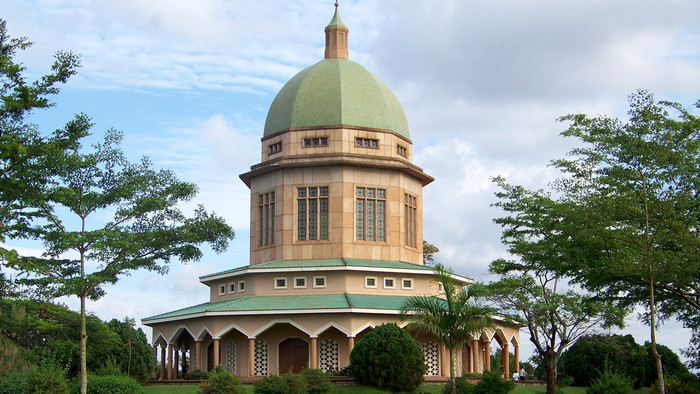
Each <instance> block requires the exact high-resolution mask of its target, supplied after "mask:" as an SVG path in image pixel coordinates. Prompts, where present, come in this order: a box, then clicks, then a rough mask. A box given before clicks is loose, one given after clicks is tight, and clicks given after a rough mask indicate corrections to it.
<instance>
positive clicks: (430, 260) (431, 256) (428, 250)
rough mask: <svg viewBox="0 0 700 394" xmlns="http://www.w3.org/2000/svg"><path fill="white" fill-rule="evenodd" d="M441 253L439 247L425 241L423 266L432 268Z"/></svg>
mask: <svg viewBox="0 0 700 394" xmlns="http://www.w3.org/2000/svg"><path fill="white" fill-rule="evenodd" d="M439 251H440V249H438V247H437V246H435V245H433V244H431V243H430V242H428V241H426V240H423V265H425V266H428V267H432V266H433V265H434V264H435V254H436V253H437V252H439Z"/></svg>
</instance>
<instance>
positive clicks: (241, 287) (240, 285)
mask: <svg viewBox="0 0 700 394" xmlns="http://www.w3.org/2000/svg"><path fill="white" fill-rule="evenodd" d="M244 291H245V281H244V280H241V281H239V282H238V292H239V293H243V292H244Z"/></svg>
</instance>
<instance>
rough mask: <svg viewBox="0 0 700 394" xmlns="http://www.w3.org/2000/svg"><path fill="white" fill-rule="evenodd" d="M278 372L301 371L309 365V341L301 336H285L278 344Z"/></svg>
mask: <svg viewBox="0 0 700 394" xmlns="http://www.w3.org/2000/svg"><path fill="white" fill-rule="evenodd" d="M278 354H279V369H278V371H279V372H280V373H285V372H289V371H292V372H294V373H299V372H301V371H302V370H303V369H304V368H306V367H308V366H309V343H308V342H306V341H305V340H303V339H301V338H287V339H285V340H284V341H282V342H280V344H279V352H278Z"/></svg>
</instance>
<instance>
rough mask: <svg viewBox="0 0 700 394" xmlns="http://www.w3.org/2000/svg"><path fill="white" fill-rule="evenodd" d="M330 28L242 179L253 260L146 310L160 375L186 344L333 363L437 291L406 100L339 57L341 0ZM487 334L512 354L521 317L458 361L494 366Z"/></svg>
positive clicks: (283, 360)
mask: <svg viewBox="0 0 700 394" xmlns="http://www.w3.org/2000/svg"><path fill="white" fill-rule="evenodd" d="M325 41H326V46H325V57H324V59H323V60H321V61H320V62H318V63H316V64H314V65H312V66H310V67H307V68H305V69H304V70H302V71H300V72H299V73H298V74H296V75H295V76H294V77H293V78H292V79H291V80H290V81H289V82H287V84H285V85H284V87H283V88H282V90H280V92H279V93H278V94H277V96H276V97H275V99H274V101H273V102H272V105H271V106H270V110H269V112H268V115H267V120H266V122H265V130H264V132H263V135H262V140H261V141H262V143H261V161H260V163H259V164H255V165H253V166H252V167H251V169H250V171H249V172H247V173H245V174H242V175H241V176H240V178H241V180H242V181H243V182H244V183H245V184H246V185H247V186H248V187H249V188H250V262H249V265H246V266H243V267H238V268H232V269H230V270H227V271H223V272H217V273H213V274H209V275H205V276H202V277H200V278H199V280H200V282H201V283H202V284H204V285H205V286H207V287H208V288H209V294H210V296H209V302H206V303H204V304H200V305H194V306H190V307H186V308H182V309H178V310H175V311H172V312H167V313H163V314H159V315H156V316H152V317H148V318H146V319H143V323H144V324H145V325H148V326H150V327H152V328H153V343H154V346H156V354H157V356H159V359H160V361H161V363H160V368H161V369H160V376H161V378H162V379H165V378H167V379H176V378H178V376H179V372H178V371H179V366H180V364H181V361H182V360H183V357H186V360H187V362H188V363H189V370H192V369H201V370H205V371H207V370H211V369H212V368H214V367H215V366H218V365H223V366H225V367H227V368H229V369H230V370H232V371H234V373H235V374H236V375H237V376H239V377H254V376H264V375H269V374H278V373H284V372H287V371H289V370H294V371H297V372H298V371H299V370H301V369H302V368H305V367H311V368H320V369H323V370H324V371H337V370H340V369H342V368H344V367H346V366H347V365H348V364H349V359H350V352H351V350H352V348H353V346H354V345H355V344H356V343H357V342H358V341H361V340H362V337H363V336H364V335H365V334H366V333H367V332H369V331H371V330H372V329H373V328H374V327H375V326H378V325H380V324H383V323H396V324H398V325H399V326H400V327H404V326H405V325H406V323H405V322H402V321H400V320H399V313H400V310H401V306H402V305H403V303H404V301H405V300H406V299H407V298H408V297H411V296H414V295H426V294H427V295H434V296H437V297H440V296H441V290H442V289H441V288H440V287H439V286H438V284H437V283H436V282H435V281H434V275H433V271H432V270H431V269H430V268H429V267H426V266H424V265H423V249H422V248H423V187H424V186H426V185H428V184H429V183H431V182H432V181H433V180H434V179H433V178H432V177H431V176H429V175H428V174H426V173H424V172H423V170H422V169H421V168H420V167H418V166H416V165H415V164H413V163H412V161H411V158H412V142H411V138H410V133H409V127H408V122H407V120H406V116H405V114H404V111H403V109H402V107H401V104H400V103H399V101H398V100H397V98H396V96H394V94H393V93H392V92H391V90H390V89H389V88H388V87H387V85H386V84H385V83H384V82H382V81H381V80H380V79H379V78H378V77H377V76H375V75H374V74H372V73H370V72H369V71H367V70H366V69H365V68H364V67H362V66H361V65H359V64H357V63H355V62H353V61H351V60H348V28H347V27H346V26H345V25H344V24H343V22H342V20H341V19H340V16H339V14H338V8H337V4H336V9H335V14H334V15H333V18H332V19H331V21H330V23H329V24H328V26H326V28H325ZM453 277H454V279H455V280H456V281H458V282H459V283H460V284H462V285H465V286H466V285H469V284H470V283H471V280H470V279H468V278H467V277H464V276H459V275H454V276H453ZM415 338H416V340H417V341H418V342H419V343H420V345H421V347H422V349H423V351H424V353H425V356H426V365H427V367H428V369H427V372H426V375H430V376H449V371H448V368H449V364H450V363H449V359H448V354H449V353H448V352H447V350H446V349H445V348H444V347H443V346H442V345H441V344H440V342H439V341H437V340H436V339H433V338H430V337H423V336H417V337H415ZM494 340H495V341H496V342H498V343H499V344H500V346H501V347H502V348H503V349H504V352H503V353H504V354H505V355H506V357H507V354H508V346H509V344H511V345H513V346H514V349H513V350H514V353H515V358H516V365H517V363H518V361H517V360H518V358H519V352H518V345H519V341H520V338H519V333H518V329H517V327H516V328H513V327H506V326H499V327H498V328H496V329H493V330H487V331H485V332H483V333H481V334H480V336H478V337H475V338H472V340H470V341H467V343H465V346H464V347H463V349H461V351H460V352H459V355H458V364H459V369H460V371H468V372H482V371H483V370H485V369H490V366H489V364H490V363H489V356H490V347H491V343H492V341H494ZM506 365H507V363H506ZM506 374H507V372H506Z"/></svg>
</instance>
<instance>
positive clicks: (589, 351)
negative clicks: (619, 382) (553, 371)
mask: <svg viewBox="0 0 700 394" xmlns="http://www.w3.org/2000/svg"><path fill="white" fill-rule="evenodd" d="M646 359H647V352H646V350H645V349H644V348H643V347H642V346H640V345H639V344H637V342H636V341H635V340H634V338H633V337H632V336H631V335H626V336H620V335H587V336H585V337H582V338H580V339H579V340H578V341H576V343H574V345H573V346H571V347H570V348H569V349H568V350H566V352H564V354H563V355H562V357H561V360H560V369H561V372H562V373H563V374H566V375H568V376H571V377H572V378H573V384H574V385H576V386H583V387H587V386H590V385H591V384H592V383H593V380H594V379H597V378H600V377H601V376H602V374H603V373H604V372H606V371H609V372H612V373H614V374H619V375H623V376H626V377H628V378H630V379H631V381H632V383H633V385H634V387H635V388H637V389H638V388H639V387H641V386H642V385H645V386H648V385H649V384H648V383H643V382H646V378H645V377H646V376H648V374H649V373H650V372H651V373H652V374H653V368H652V369H651V370H649V366H647V361H646ZM650 361H651V360H650ZM652 381H653V377H652Z"/></svg>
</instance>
